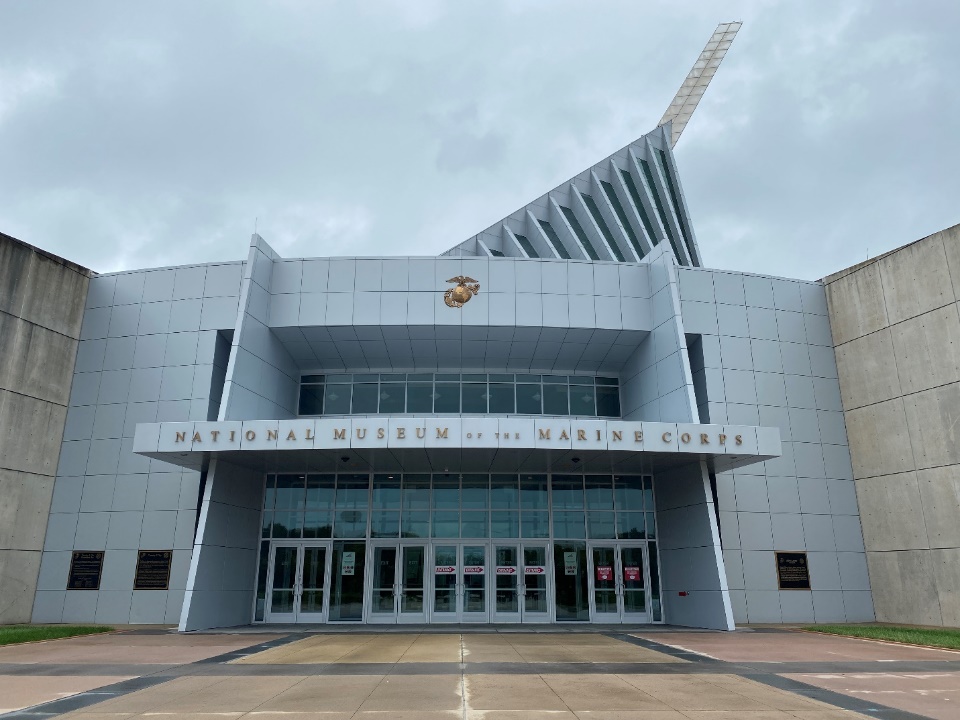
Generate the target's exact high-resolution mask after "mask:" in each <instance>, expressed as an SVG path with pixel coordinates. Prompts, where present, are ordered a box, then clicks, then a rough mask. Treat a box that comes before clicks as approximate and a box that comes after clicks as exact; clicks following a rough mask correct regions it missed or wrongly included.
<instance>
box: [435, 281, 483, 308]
mask: <svg viewBox="0 0 960 720" xmlns="http://www.w3.org/2000/svg"><path fill="white" fill-rule="evenodd" d="M447 282H448V283H456V284H457V286H456V287H453V288H448V289H447V291H446V292H445V293H444V294H443V301H444V302H445V303H446V304H447V306H448V307H452V308H460V307H463V306H464V304H466V303H468V302H470V298H472V297H473V296H474V295H476V294H477V293H478V292H480V283H478V282H477V281H476V280H474V279H473V278H472V277H467V276H465V275H457V276H456V277H455V278H450V279H449V280H447ZM471 283H473V284H471Z"/></svg>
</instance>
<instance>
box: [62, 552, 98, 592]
mask: <svg viewBox="0 0 960 720" xmlns="http://www.w3.org/2000/svg"><path fill="white" fill-rule="evenodd" d="M102 573H103V550H96V551H91V550H77V551H74V553H73V557H72V558H71V559H70V576H69V577H68V578H67V590H99V589H100V575H101V574H102Z"/></svg>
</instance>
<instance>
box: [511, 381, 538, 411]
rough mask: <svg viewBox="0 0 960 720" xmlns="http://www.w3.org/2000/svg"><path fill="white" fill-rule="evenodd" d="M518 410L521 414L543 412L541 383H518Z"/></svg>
mask: <svg viewBox="0 0 960 720" xmlns="http://www.w3.org/2000/svg"><path fill="white" fill-rule="evenodd" d="M517 412H518V413H520V414H521V415H542V414H543V390H542V388H541V387H540V383H537V384H536V385H534V384H532V383H520V384H519V385H517Z"/></svg>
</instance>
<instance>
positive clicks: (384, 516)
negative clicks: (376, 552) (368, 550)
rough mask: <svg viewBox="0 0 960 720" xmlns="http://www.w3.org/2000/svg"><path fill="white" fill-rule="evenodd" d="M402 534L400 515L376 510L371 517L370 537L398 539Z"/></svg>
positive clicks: (389, 511) (390, 511)
mask: <svg viewBox="0 0 960 720" xmlns="http://www.w3.org/2000/svg"><path fill="white" fill-rule="evenodd" d="M399 534H400V513H398V512H395V511H392V510H375V511H374V512H373V513H372V514H371V515H370V537H397V536H398V535H399Z"/></svg>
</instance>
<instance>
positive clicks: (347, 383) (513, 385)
mask: <svg viewBox="0 0 960 720" xmlns="http://www.w3.org/2000/svg"><path fill="white" fill-rule="evenodd" d="M447 413H449V414H459V413H466V414H478V415H486V414H490V415H563V416H577V417H620V387H619V380H618V379H617V378H615V377H594V376H592V375H522V374H513V373H462V374H461V373H381V374H377V373H355V374H338V375H303V376H302V377H301V378H300V415H301V416H304V415H307V416H309V415H384V414H412V415H416V414H447Z"/></svg>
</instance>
